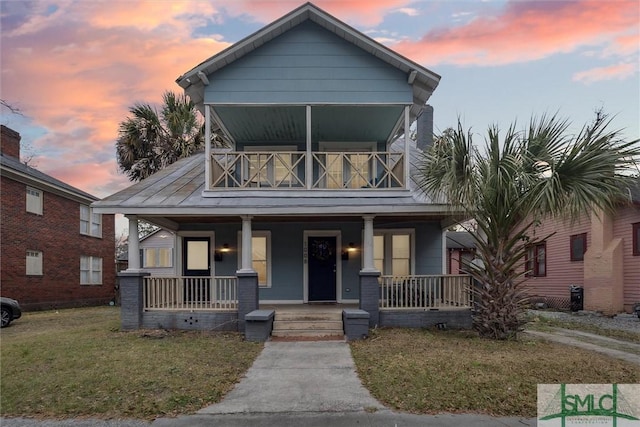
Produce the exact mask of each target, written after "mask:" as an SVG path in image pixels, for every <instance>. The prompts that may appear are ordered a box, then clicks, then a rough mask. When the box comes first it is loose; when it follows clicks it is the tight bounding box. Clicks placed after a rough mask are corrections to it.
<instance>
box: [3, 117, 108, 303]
mask: <svg viewBox="0 0 640 427" xmlns="http://www.w3.org/2000/svg"><path fill="white" fill-rule="evenodd" d="M0 152H1V156H0V172H1V173H0V175H1V183H0V206H1V220H0V235H1V237H0V240H1V242H0V249H1V254H0V258H1V261H0V269H1V271H0V286H1V288H0V290H1V292H2V295H3V296H7V297H10V298H14V299H17V300H18V301H20V304H21V305H22V306H23V308H25V309H27V310H29V309H46V308H58V307H71V306H81V305H99V304H106V303H108V302H109V301H111V300H113V298H114V296H115V291H114V286H115V283H116V273H115V262H114V248H115V232H114V216H113V215H101V214H95V213H93V211H92V209H91V207H90V204H91V203H92V202H93V201H95V200H98V199H97V198H96V197H94V196H92V195H90V194H88V193H85V192H84V191H81V190H78V189H77V188H74V187H72V186H70V185H68V184H65V183H64V182H61V181H59V180H57V179H55V178H53V177H51V176H49V175H46V174H44V173H42V172H40V171H38V170H36V169H33V168H31V167H29V166H27V165H25V164H23V163H21V162H20V134H19V133H18V132H16V131H14V130H12V129H9V128H7V127H6V126H2V139H1V144H0Z"/></svg>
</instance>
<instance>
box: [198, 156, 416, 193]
mask: <svg viewBox="0 0 640 427" xmlns="http://www.w3.org/2000/svg"><path fill="white" fill-rule="evenodd" d="M404 161H405V159H404V153H399V152H370V151H365V152H333V151H330V152H314V153H312V161H311V170H310V171H308V170H307V168H308V166H307V154H306V153H305V152H302V151H293V152H274V151H269V152H254V151H251V152H249V151H245V152H223V153H214V154H212V155H211V180H210V188H211V189H224V188H234V189H236V188H268V189H279V190H282V189H304V188H307V185H309V186H310V187H311V188H313V189H330V190H343V189H371V188H375V189H389V188H405V173H404V170H405V169H404ZM308 178H309V179H310V182H309V183H307V179H308Z"/></svg>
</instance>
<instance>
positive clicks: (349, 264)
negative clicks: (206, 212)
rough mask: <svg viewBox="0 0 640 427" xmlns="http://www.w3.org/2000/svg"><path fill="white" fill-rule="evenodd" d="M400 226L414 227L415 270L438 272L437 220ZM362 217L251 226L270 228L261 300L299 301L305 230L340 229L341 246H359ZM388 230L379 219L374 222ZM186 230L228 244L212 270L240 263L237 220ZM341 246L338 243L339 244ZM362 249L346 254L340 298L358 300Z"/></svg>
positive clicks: (229, 269) (227, 272)
mask: <svg viewBox="0 0 640 427" xmlns="http://www.w3.org/2000/svg"><path fill="white" fill-rule="evenodd" d="M397 227H398V228H400V229H408V228H414V229H415V240H416V242H415V249H416V254H415V261H416V266H415V273H416V274H420V275H424V274H442V232H441V230H440V225H439V223H438V222H416V223H409V222H407V223H399V224H398V225H397ZM362 228H363V224H362V222H361V221H353V222H317V223H316V222H314V223H305V222H274V223H262V222H257V223H254V224H253V229H254V230H269V231H271V257H272V264H271V269H272V270H271V284H272V286H271V288H261V289H260V299H261V300H262V301H264V300H302V299H303V291H304V260H303V249H302V248H303V236H304V231H305V230H340V232H341V236H342V245H343V247H346V245H348V244H349V242H353V243H355V245H356V247H357V248H362ZM375 228H376V229H377V228H383V229H385V230H389V229H390V227H389V226H388V225H385V224H381V225H379V226H376V227H375ZM189 229H190V230H212V229H213V230H214V231H215V239H216V241H215V246H216V248H219V247H220V246H222V244H224V243H227V244H229V246H230V248H231V249H232V252H230V253H227V254H224V255H223V259H222V261H218V262H216V263H215V266H214V269H215V275H217V276H234V275H235V274H236V271H237V270H238V268H239V265H238V253H237V249H238V244H239V242H238V233H239V231H240V223H239V222H238V223H228V224H190V226H189ZM337 250H338V251H341V248H337ZM361 256H362V253H361V251H360V250H359V251H357V252H355V253H352V254H350V256H349V259H348V260H341V261H340V262H341V263H342V264H341V265H342V298H343V299H358V298H359V294H360V281H359V279H360V276H359V273H360V270H361V268H362V258H361Z"/></svg>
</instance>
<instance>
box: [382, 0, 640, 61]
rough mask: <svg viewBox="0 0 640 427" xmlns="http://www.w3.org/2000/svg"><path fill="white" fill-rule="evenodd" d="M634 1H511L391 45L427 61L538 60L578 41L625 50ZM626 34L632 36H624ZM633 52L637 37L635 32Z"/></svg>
mask: <svg viewBox="0 0 640 427" xmlns="http://www.w3.org/2000/svg"><path fill="white" fill-rule="evenodd" d="M639 7H640V6H639V4H638V2H637V1H636V0H615V1H591V0H586V1H553V2H550V1H544V2H543V1H528V2H518V1H512V2H510V3H508V4H507V5H506V7H505V8H504V10H503V12H502V14H500V15H497V16H480V17H478V18H476V19H474V20H472V21H470V22H469V23H467V24H465V25H462V26H458V27H453V28H445V29H435V30H431V31H429V32H427V33H426V34H425V35H424V36H423V37H422V38H421V39H420V40H417V41H411V40H406V41H402V42H400V43H398V44H396V45H395V46H393V48H394V49H396V50H398V51H399V52H401V53H403V54H404V55H406V56H408V57H409V58H412V59H413V60H415V61H417V62H420V63H423V64H427V65H435V64H442V63H445V64H456V65H483V66H495V65H504V64H511V63H518V62H526V61H532V60H538V59H541V58H545V57H548V56H551V55H554V54H558V53H568V52H573V51H575V50H576V49H578V48H580V47H585V46H601V45H604V46H605V47H607V48H610V49H615V48H616V47H618V45H622V44H625V46H626V47H623V46H620V48H623V49H626V51H629V50H630V48H629V46H631V45H632V43H633V40H632V39H631V38H626V37H627V36H628V35H629V33H630V32H634V33H635V34H637V25H638V11H639ZM630 37H632V36H630ZM631 50H634V51H635V52H637V51H638V39H637V35H636V36H635V49H632V48H631Z"/></svg>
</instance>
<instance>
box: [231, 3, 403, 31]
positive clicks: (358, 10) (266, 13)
mask: <svg viewBox="0 0 640 427" xmlns="http://www.w3.org/2000/svg"><path fill="white" fill-rule="evenodd" d="M410 3H411V1H410V0H376V1H371V0H345V1H336V0H315V1H314V2H313V4H315V5H316V6H318V7H319V8H320V9H322V10H324V11H326V12H327V13H330V14H331V15H333V16H335V17H338V18H339V19H340V20H341V21H345V22H349V23H353V24H356V25H363V26H374V25H376V24H379V23H380V22H382V19H383V18H384V16H385V15H386V14H387V13H388V12H391V11H394V10H397V9H400V8H402V7H403V6H406V5H408V4H410ZM220 4H221V6H222V5H224V6H222V7H224V8H225V9H227V10H228V11H229V12H230V13H232V14H234V15H243V14H249V15H251V16H252V17H253V18H254V19H256V20H257V21H259V22H265V23H266V22H271V21H273V20H275V19H277V18H280V17H281V16H282V15H284V14H286V13H288V12H290V11H292V10H293V9H295V8H297V7H299V6H301V5H302V4H304V2H302V1H292V0H284V1H283V0H234V1H233V2H230V1H221V2H220Z"/></svg>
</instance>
